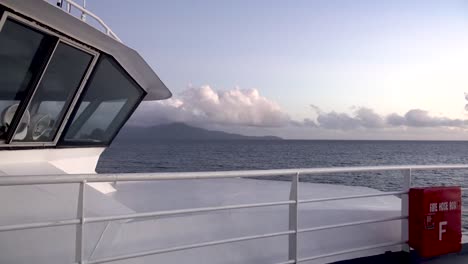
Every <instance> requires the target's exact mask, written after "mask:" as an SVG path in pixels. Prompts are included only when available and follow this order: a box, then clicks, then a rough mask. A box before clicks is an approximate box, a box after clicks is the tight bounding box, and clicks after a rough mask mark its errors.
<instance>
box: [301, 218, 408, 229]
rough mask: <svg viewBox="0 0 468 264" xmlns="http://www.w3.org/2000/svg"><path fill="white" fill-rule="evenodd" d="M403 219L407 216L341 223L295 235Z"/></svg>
mask: <svg viewBox="0 0 468 264" xmlns="http://www.w3.org/2000/svg"><path fill="white" fill-rule="evenodd" d="M404 219H408V216H395V217H386V218H381V219H372V220H363V221H355V222H347V223H341V224H335V225H325V226H318V227H311V228H304V229H299V230H298V231H297V233H307V232H314V231H320V230H326V229H333V228H340V227H348V226H358V225H365V224H374V223H382V222H390V221H396V220H404Z"/></svg>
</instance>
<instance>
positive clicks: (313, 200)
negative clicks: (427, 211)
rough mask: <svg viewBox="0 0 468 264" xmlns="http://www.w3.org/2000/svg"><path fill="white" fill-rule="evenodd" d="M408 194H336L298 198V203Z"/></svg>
mask: <svg viewBox="0 0 468 264" xmlns="http://www.w3.org/2000/svg"><path fill="white" fill-rule="evenodd" d="M403 194H408V192H384V193H370V194H360V195H348V196H338V197H327V198H319V199H306V200H299V201H298V203H300V204H301V203H317V202H328V201H337V200H349V199H359V198H370V197H379V196H392V195H403Z"/></svg>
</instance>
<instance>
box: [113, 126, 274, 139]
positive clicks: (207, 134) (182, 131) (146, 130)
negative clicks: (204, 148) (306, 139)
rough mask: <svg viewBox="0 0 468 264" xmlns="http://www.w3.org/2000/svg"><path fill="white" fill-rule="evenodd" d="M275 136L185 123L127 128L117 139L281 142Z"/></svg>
mask: <svg viewBox="0 0 468 264" xmlns="http://www.w3.org/2000/svg"><path fill="white" fill-rule="evenodd" d="M281 139H282V138H280V137H275V136H245V135H240V134H233V133H227V132H222V131H213V130H207V129H204V128H200V127H194V126H190V125H187V124H185V123H170V124H163V125H157V126H152V127H136V126H127V127H124V128H123V129H122V131H120V133H119V135H118V136H117V138H116V141H118V142H151V141H162V140H281Z"/></svg>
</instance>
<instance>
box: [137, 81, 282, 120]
mask: <svg viewBox="0 0 468 264" xmlns="http://www.w3.org/2000/svg"><path fill="white" fill-rule="evenodd" d="M165 122H186V123H194V124H198V125H204V124H206V125H210V124H217V125H238V126H254V127H279V126H285V125H287V124H289V123H290V122H291V119H290V117H289V115H288V114H286V113H285V112H283V110H282V109H281V108H280V106H279V105H278V104H277V103H275V102H273V101H271V100H269V99H267V98H265V97H263V96H261V95H260V93H259V92H258V90H256V89H239V88H234V89H231V90H226V91H216V90H214V89H212V88H211V87H210V86H208V85H205V86H202V87H198V88H188V89H187V90H185V91H184V92H182V93H181V94H179V95H178V96H174V97H173V98H171V99H169V100H164V101H155V102H144V103H142V105H141V106H140V107H139V108H138V110H137V111H136V112H135V115H134V116H133V117H132V119H131V120H130V123H131V124H133V125H153V124H157V123H165Z"/></svg>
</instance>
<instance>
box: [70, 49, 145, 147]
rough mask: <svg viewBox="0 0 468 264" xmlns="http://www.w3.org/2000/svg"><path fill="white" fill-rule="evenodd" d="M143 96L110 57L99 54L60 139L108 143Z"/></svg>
mask: <svg viewBox="0 0 468 264" xmlns="http://www.w3.org/2000/svg"><path fill="white" fill-rule="evenodd" d="M143 95H144V92H143V90H142V89H141V88H140V87H139V86H138V85H137V84H136V83H135V82H134V81H133V80H132V79H131V78H130V77H129V76H128V75H127V73H126V72H124V71H123V69H122V68H121V67H120V66H119V65H118V64H117V63H116V62H115V61H114V60H113V59H112V58H110V57H108V56H102V57H101V59H100V62H99V64H98V65H97V68H96V70H95V73H94V74H93V77H92V78H91V79H90V81H89V82H88V85H87V88H86V91H85V94H84V96H83V99H82V100H81V104H80V105H79V106H78V107H77V109H79V111H76V113H75V116H74V118H73V121H72V123H71V125H70V126H69V128H68V130H67V131H66V132H65V133H66V134H65V137H64V141H65V142H85V143H86V142H87V143H97V144H99V143H104V144H106V143H108V142H109V141H110V140H111V139H112V138H113V137H114V136H115V134H116V133H117V132H118V130H119V129H120V128H121V126H122V125H123V123H124V122H125V121H126V120H127V118H128V117H129V115H130V114H131V113H132V111H133V110H134V109H135V107H136V106H137V105H138V103H139V102H140V101H141V100H142V98H143Z"/></svg>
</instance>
